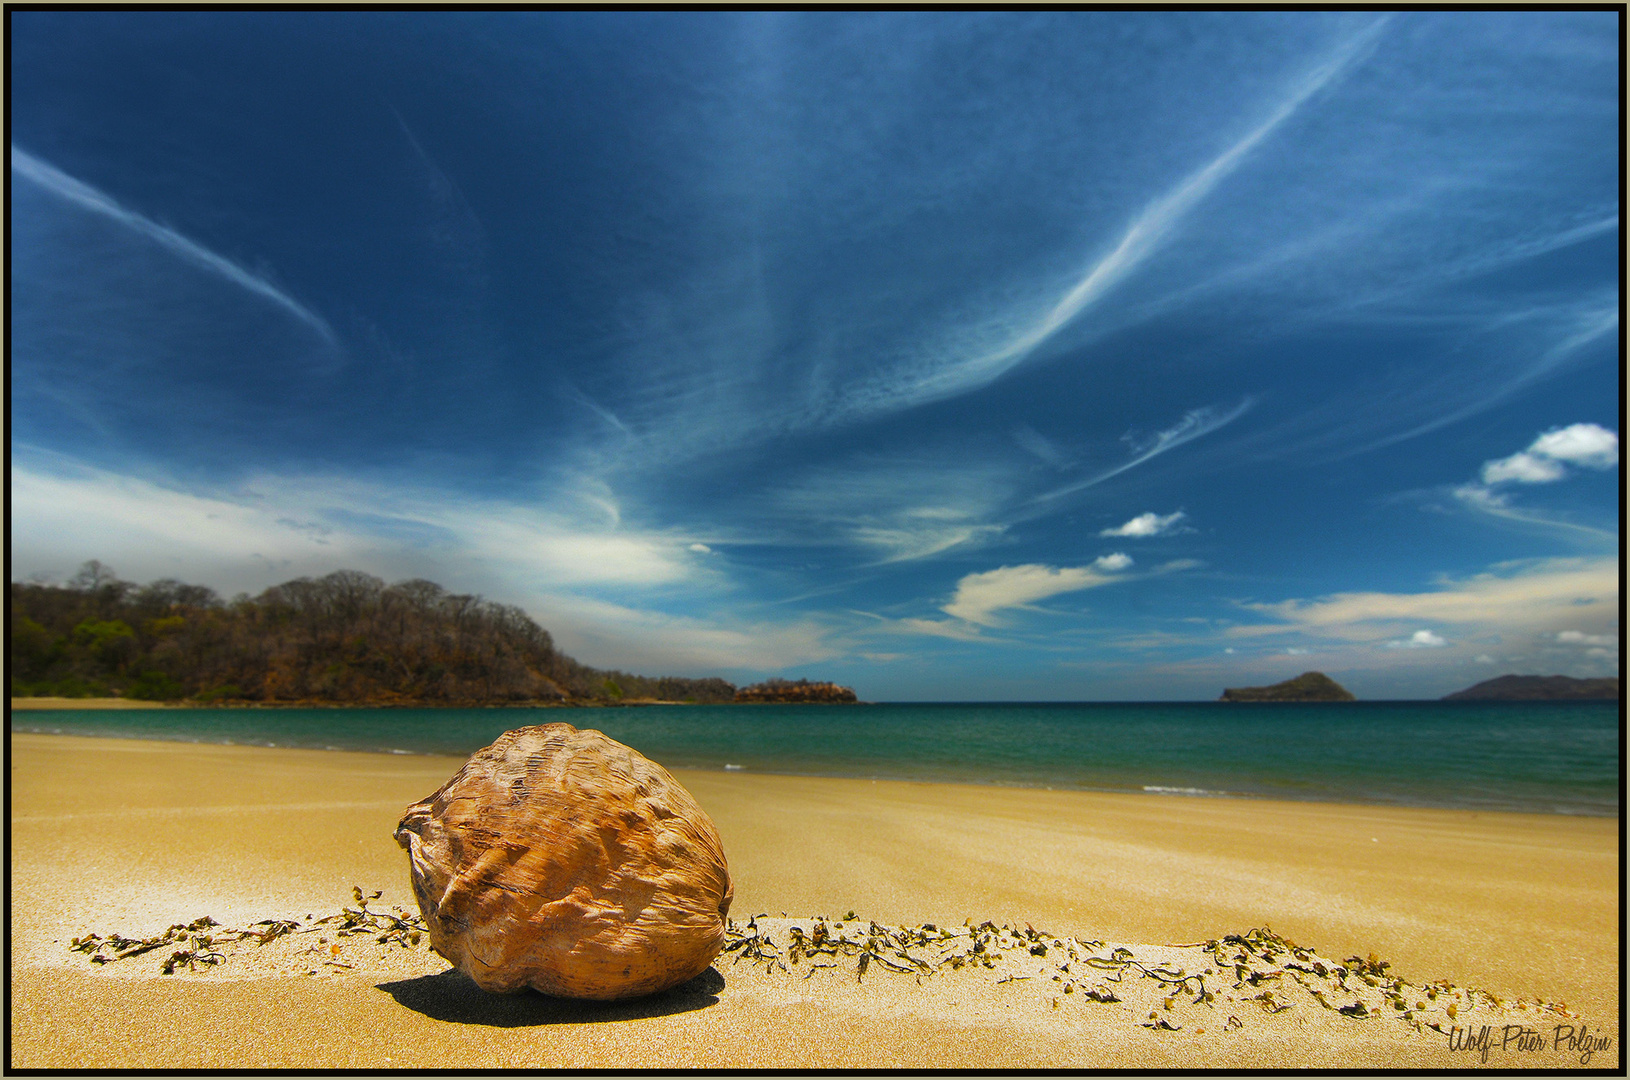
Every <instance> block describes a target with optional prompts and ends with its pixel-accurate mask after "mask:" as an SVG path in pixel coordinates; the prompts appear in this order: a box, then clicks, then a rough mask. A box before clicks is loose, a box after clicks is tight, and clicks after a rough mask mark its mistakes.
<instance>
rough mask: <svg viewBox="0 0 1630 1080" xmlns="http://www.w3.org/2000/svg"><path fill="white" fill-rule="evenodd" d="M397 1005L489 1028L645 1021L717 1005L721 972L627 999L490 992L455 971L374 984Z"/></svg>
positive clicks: (708, 972)
mask: <svg viewBox="0 0 1630 1080" xmlns="http://www.w3.org/2000/svg"><path fill="white" fill-rule="evenodd" d="M375 989H378V990H383V991H385V993H387V994H389V995H390V996H391V997H393V998H395V999H396V1003H397V1004H398V1005H401V1006H403V1007H404V1008H408V1009H412V1010H413V1011H414V1012H416V1013H422V1014H423V1015H425V1016H428V1017H430V1018H431V1019H432V1020H444V1021H446V1022H447V1023H450V1024H484V1025H486V1026H488V1027H537V1026H541V1025H545V1024H599V1023H606V1022H609V1021H612V1020H644V1019H647V1018H649V1017H653V1016H672V1015H674V1014H676V1013H684V1012H693V1011H695V1010H696V1009H705V1008H707V1007H708V1006H709V1005H714V1004H717V1003H718V1000H719V997H718V995H719V991H720V990H723V989H724V976H723V975H721V974H719V972H718V970H717V969H716V968H711V967H710V968H708V969H707V970H706V971H704V972H702V973H701V974H700V975H698V976H696V977H695V978H693V979H691V980H689V981H688V982H683V983H680V984H679V985H678V986H675V987H673V988H672V989H670V990H664V991H663V992H662V993H660V994H651V995H649V996H647V997H642V998H629V999H628V1000H626V1001H575V1000H573V999H571V998H555V997H548V996H546V995H544V994H539V993H537V992H535V991H531V990H528V991H526V992H525V993H520V994H489V993H487V992H486V991H485V990H483V989H481V988H480V987H479V986H477V985H476V984H475V983H473V982H471V981H470V980H469V979H468V978H467V977H466V976H464V975H463V974H461V973H460V972H458V971H456V970H451V969H449V970H447V971H444V972H442V973H441V974H439V975H420V976H419V977H418V978H415V979H401V980H398V981H396V982H386V983H379V984H378V985H377V986H376V987H375Z"/></svg>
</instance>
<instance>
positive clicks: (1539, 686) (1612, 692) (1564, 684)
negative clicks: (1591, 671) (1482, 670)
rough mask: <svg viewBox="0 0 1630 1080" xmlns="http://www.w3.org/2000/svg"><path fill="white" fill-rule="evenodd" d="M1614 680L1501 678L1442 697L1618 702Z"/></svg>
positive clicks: (1617, 688) (1523, 676)
mask: <svg viewBox="0 0 1630 1080" xmlns="http://www.w3.org/2000/svg"><path fill="white" fill-rule="evenodd" d="M1618 699H1619V680H1617V679H1572V678H1569V677H1568V676H1566V675H1501V676H1500V677H1499V678H1498V679H1489V680H1488V681H1486V682H1480V683H1478V684H1477V685H1476V686H1472V687H1468V688H1466V689H1465V690H1460V691H1457V692H1455V693H1453V694H1446V695H1444V698H1443V700H1444V701H1617V700H1618Z"/></svg>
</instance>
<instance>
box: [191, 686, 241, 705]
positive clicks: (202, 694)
mask: <svg viewBox="0 0 1630 1080" xmlns="http://www.w3.org/2000/svg"><path fill="white" fill-rule="evenodd" d="M242 697H243V690H242V689H240V688H239V687H237V686H235V685H233V684H232V683H226V684H224V685H222V686H217V687H215V688H214V689H211V690H200V691H199V692H198V693H197V694H196V695H194V696H193V700H194V701H200V702H211V701H231V700H236V699H241V698H242Z"/></svg>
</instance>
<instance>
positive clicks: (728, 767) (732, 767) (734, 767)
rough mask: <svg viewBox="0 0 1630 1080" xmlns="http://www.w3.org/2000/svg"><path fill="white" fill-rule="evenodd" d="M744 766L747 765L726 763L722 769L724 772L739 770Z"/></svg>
mask: <svg viewBox="0 0 1630 1080" xmlns="http://www.w3.org/2000/svg"><path fill="white" fill-rule="evenodd" d="M745 768H747V766H745V765H730V764H726V765H725V767H724V771H725V772H741V771H742V770H743V769H745Z"/></svg>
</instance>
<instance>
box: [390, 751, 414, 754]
mask: <svg viewBox="0 0 1630 1080" xmlns="http://www.w3.org/2000/svg"><path fill="white" fill-rule="evenodd" d="M391 753H393V754H411V753H413V751H412V750H392V751H391Z"/></svg>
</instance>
